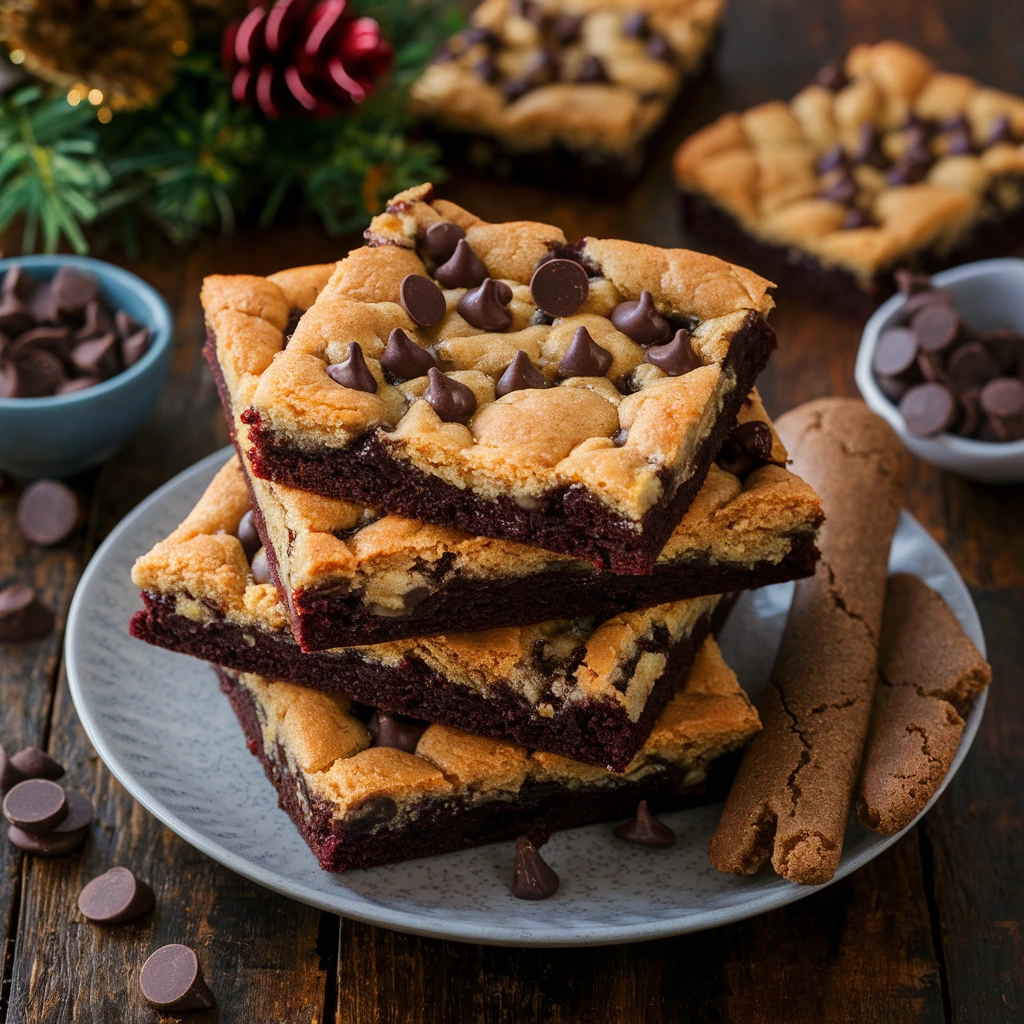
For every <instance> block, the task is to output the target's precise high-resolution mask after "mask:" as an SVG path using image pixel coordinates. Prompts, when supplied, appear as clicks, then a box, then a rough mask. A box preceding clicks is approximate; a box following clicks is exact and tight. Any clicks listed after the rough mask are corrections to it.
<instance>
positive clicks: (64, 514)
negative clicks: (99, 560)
mask: <svg viewBox="0 0 1024 1024" xmlns="http://www.w3.org/2000/svg"><path fill="white" fill-rule="evenodd" d="M17 514H18V526H19V527H20V528H21V532H22V533H23V534H24V535H25V537H26V539H27V540H30V541H32V542H33V543H34V544H42V545H44V546H46V547H49V546H51V545H53V544H59V543H60V542H61V541H63V540H66V539H67V538H68V537H69V536H70V535H71V532H72V530H74V528H75V527H76V526H77V525H78V520H79V508H78V498H76V497H75V492H74V491H73V490H71V488H70V487H68V486H67V485H66V484H62V483H61V482H60V481H59V480H36V482H35V483H32V484H29V485H28V487H26V488H25V490H24V491H22V494H21V497H20V498H19V499H18V513H17Z"/></svg>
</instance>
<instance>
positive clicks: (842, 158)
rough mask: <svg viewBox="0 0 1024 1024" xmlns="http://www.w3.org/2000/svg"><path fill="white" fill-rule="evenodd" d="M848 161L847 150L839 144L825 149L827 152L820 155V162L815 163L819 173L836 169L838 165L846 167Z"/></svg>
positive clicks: (826, 172)
mask: <svg viewBox="0 0 1024 1024" xmlns="http://www.w3.org/2000/svg"><path fill="white" fill-rule="evenodd" d="M846 163H847V157H846V150H845V149H843V147H842V146H840V145H838V144H837V145H835V146H833V147H832V148H831V149H827V150H825V152H824V153H822V154H821V156H819V157H818V162H817V163H816V164H815V168H816V170H817V172H818V173H819V174H828V172H829V171H834V170H835V169H836V168H837V167H845V166H846Z"/></svg>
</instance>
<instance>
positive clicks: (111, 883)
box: [78, 867, 156, 924]
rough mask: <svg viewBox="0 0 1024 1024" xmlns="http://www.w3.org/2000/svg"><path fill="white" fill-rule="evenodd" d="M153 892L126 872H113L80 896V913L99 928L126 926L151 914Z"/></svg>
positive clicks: (90, 885) (95, 882) (115, 870)
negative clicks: (116, 925) (101, 926)
mask: <svg viewBox="0 0 1024 1024" xmlns="http://www.w3.org/2000/svg"><path fill="white" fill-rule="evenodd" d="M155 902H156V901H155V898H154V896H153V890H152V889H151V888H150V887H149V886H148V885H147V884H146V883H145V882H143V881H141V880H140V879H138V878H136V877H135V876H134V875H133V874H132V873H131V872H130V871H129V870H128V869H127V868H122V867H117V868H111V869H110V870H109V871H107V872H105V873H104V874H102V875H99V876H98V877H96V878H94V879H93V880H92V881H91V882H89V883H88V884H87V885H86V886H85V888H83V889H82V891H81V892H80V893H79V894H78V909H79V910H80V911H81V913H82V916H83V917H84V918H86V920H89V921H93V922H95V923H96V924H123V923H124V922H125V921H134V920H135V919H136V918H137V917H142V915H143V914H145V913H148V912H149V911H150V910H151V909H152V908H153V904H154V903H155Z"/></svg>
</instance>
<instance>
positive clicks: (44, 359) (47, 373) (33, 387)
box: [14, 348, 64, 398]
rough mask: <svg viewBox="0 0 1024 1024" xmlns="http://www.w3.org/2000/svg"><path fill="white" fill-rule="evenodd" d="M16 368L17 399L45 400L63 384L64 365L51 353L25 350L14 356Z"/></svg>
mask: <svg viewBox="0 0 1024 1024" xmlns="http://www.w3.org/2000/svg"><path fill="white" fill-rule="evenodd" d="M14 363H15V365H16V366H17V368H18V397H19V398H45V397H46V396H47V395H52V394H53V393H54V392H55V391H56V390H57V389H58V388H59V387H60V386H61V384H63V383H64V365H63V363H61V361H60V359H58V358H57V357H56V356H55V355H54V354H53V353H52V352H47V351H46V350H45V349H41V348H30V349H25V350H23V351H21V352H17V353H15V355H14Z"/></svg>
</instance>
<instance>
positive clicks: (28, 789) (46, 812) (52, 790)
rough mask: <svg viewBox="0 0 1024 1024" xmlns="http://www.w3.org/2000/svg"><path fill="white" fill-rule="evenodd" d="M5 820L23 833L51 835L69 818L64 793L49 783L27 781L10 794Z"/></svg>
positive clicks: (5, 809) (36, 780) (11, 790)
mask: <svg viewBox="0 0 1024 1024" xmlns="http://www.w3.org/2000/svg"><path fill="white" fill-rule="evenodd" d="M3 807H4V817H5V818H6V819H7V820H8V821H9V822H10V823H11V824H12V825H14V826H15V827H16V828H20V829H21V830H22V832H29V833H32V834H37V833H39V832H49V831H50V830H51V829H53V828H55V827H56V826H57V825H59V824H60V823H61V822H62V821H63V820H64V819H65V818H66V817H67V814H68V802H67V797H66V796H65V795H64V789H63V788H62V787H61V786H58V785H57V783H56V782H51V781H50V780H49V779H26V780H25V781H24V782H19V783H18V784H17V785H16V786H13V787H12V788H11V789H9V790H8V791H7V795H6V796H5V797H4V804H3Z"/></svg>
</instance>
